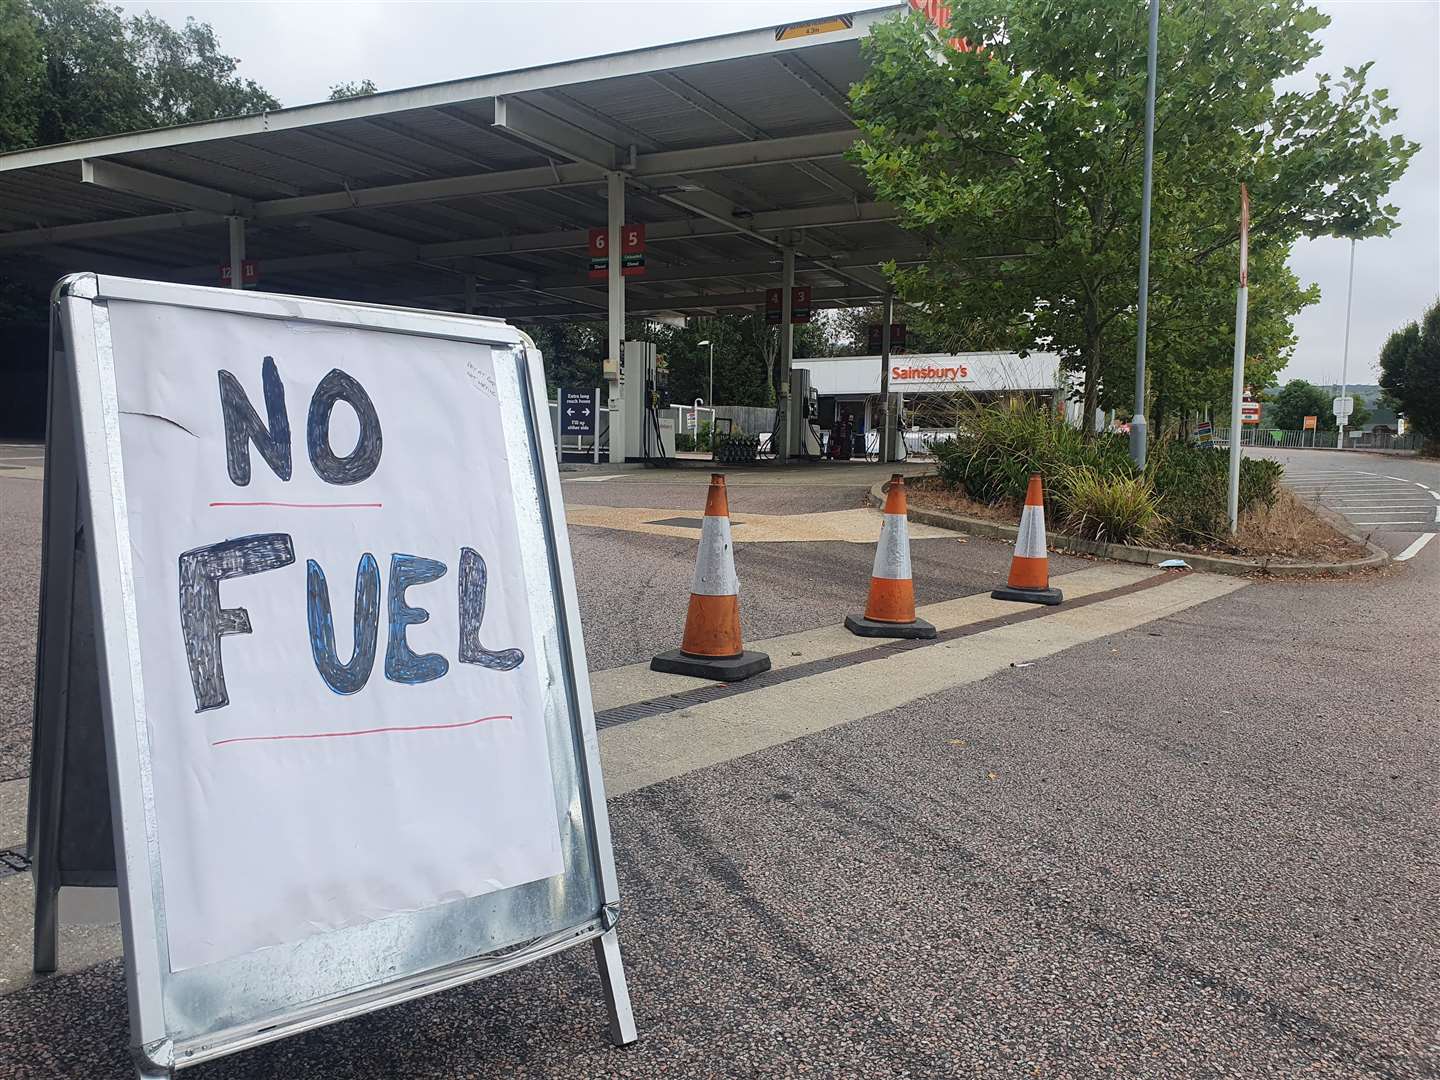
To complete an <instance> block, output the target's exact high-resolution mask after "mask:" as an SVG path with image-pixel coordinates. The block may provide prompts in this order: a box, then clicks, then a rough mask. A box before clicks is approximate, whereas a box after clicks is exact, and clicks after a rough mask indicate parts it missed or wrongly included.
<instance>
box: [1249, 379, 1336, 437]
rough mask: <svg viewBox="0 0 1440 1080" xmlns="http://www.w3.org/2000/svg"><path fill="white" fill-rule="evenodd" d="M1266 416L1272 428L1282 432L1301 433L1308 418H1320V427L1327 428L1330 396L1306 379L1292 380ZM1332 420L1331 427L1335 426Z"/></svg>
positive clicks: (1277, 396) (1271, 404) (1277, 397)
mask: <svg viewBox="0 0 1440 1080" xmlns="http://www.w3.org/2000/svg"><path fill="white" fill-rule="evenodd" d="M1265 414H1266V415H1265V419H1266V420H1267V421H1269V422H1270V426H1273V427H1277V428H1280V429H1281V430H1282V431H1299V430H1300V429H1301V428H1302V427H1304V424H1305V417H1307V416H1316V417H1319V418H1320V419H1319V423H1320V426H1321V427H1326V426H1327V425H1326V424H1325V422H1324V421H1325V417H1326V416H1328V415H1330V396H1329V395H1328V394H1326V393H1325V391H1324V390H1322V389H1320V387H1318V386H1314V385H1312V384H1310V383H1308V382H1306V381H1305V380H1304V379H1291V380H1290V381H1289V382H1288V383H1286V384H1285V386H1284V388H1283V389H1281V390H1280V392H1279V393H1277V394H1276V395H1275V397H1274V398H1273V399H1272V401H1271V403H1270V404H1269V406H1268V407H1267V408H1266V409H1265ZM1331 420H1332V423H1331V425H1329V426H1333V420H1334V417H1333V416H1332V417H1331Z"/></svg>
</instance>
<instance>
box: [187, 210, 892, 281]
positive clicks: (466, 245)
mask: <svg viewBox="0 0 1440 1080" xmlns="http://www.w3.org/2000/svg"><path fill="white" fill-rule="evenodd" d="M894 218H895V210H894V208H893V207H891V206H890V205H888V204H887V203H848V202H847V203H833V204H827V205H825V206H811V207H806V208H805V209H803V210H776V211H770V212H766V213H761V214H756V215H754V216H753V217H750V218H747V219H746V220H747V221H748V223H749V225H750V227H751V228H752V229H754V230H755V231H757V232H760V231H770V230H774V229H811V228H826V229H833V228H839V227H842V226H845V225H868V224H874V223H876V222H886V221H892V220H894ZM312 224H313V223H312ZM729 235H734V230H733V229H731V228H730V226H729V224H728V223H727V224H720V223H715V222H709V221H658V222H655V223H653V224H651V225H648V226H647V227H646V230H645V241H646V243H647V244H654V243H657V242H661V243H663V242H665V241H686V240H705V239H709V238H712V237H716V236H729ZM588 238H589V233H588V230H585V229H565V230H561V231H557V232H536V233H522V234H519V235H510V236H494V237H485V238H483V239H476V240H447V241H443V242H441V243H435V244H421V245H419V247H417V248H416V249H415V253H414V256H413V258H415V259H424V260H432V261H433V260H438V259H451V258H472V257H484V256H487V255H522V254H527V253H535V252H555V251H573V252H576V253H579V252H580V251H582V250H583V249H584V247H585V244H586V241H587V239H588ZM410 258H411V256H406V257H397V256H396V255H395V254H393V253H391V252H389V251H373V250H372V251H353V252H349V251H347V252H334V253H327V254H324V255H297V256H291V257H288V258H276V259H266V260H265V272H266V273H267V274H274V273H284V272H287V271H289V272H294V273H305V272H309V271H316V270H339V269H345V268H347V267H353V268H355V269H361V268H365V267H371V266H384V265H388V264H392V263H398V262H407V261H409V260H410ZM213 272H214V266H213V265H210V264H206V265H203V266H188V267H182V268H180V269H178V270H177V271H176V272H175V273H176V275H177V276H181V277H189V276H203V275H208V274H211V273H213Z"/></svg>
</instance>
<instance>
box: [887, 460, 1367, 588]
mask: <svg viewBox="0 0 1440 1080" xmlns="http://www.w3.org/2000/svg"><path fill="white" fill-rule="evenodd" d="M926 475H927V476H933V475H935V474H934V473H927V474H926ZM880 488H881V485H880V484H875V485H873V486H872V487H871V488H870V505H871V506H875V507H881V506H884V505H885V494H884V492H882V491H881V490H880ZM1314 509H1316V510H1317V511H1318V512H1319V514H1320V516H1321V517H1322V518H1323V519H1324V520H1325V521H1326V522H1327V523H1328V524H1330V525H1331V526H1332V527H1334V529H1335V530H1336V531H1337V532H1339V533H1341V534H1342V535H1343V536H1345V537H1346V538H1347V539H1349V540H1351V541H1353V542H1354V543H1357V544H1360V545H1362V546H1363V547H1364V548H1365V549H1366V550H1367V551H1369V552H1370V554H1369V555H1368V556H1366V557H1365V558H1363V559H1351V560H1349V561H1348V562H1305V563H1282V562H1276V561H1274V560H1272V559H1237V558H1231V557H1229V556H1222V555H1197V554H1194V553H1193V552H1189V551H1168V550H1166V549H1165V548H1151V547H1140V546H1138V545H1134V544H1110V543H1106V542H1104V541H1101V540H1086V539H1083V538H1082V537H1078V536H1066V535H1064V534H1063V533H1054V532H1052V533H1050V534H1049V535H1048V536H1047V538H1046V539H1047V540H1048V541H1049V544H1050V547H1052V548H1054V549H1055V550H1056V551H1066V552H1070V553H1072V554H1077V555H1092V556H1094V557H1096V558H1100V559H1113V560H1114V561H1116V562H1128V563H1139V564H1141V565H1144V566H1155V565H1157V564H1158V563H1162V562H1165V561H1166V560H1167V559H1183V560H1185V563H1186V565H1188V566H1189V567H1190V568H1191V569H1192V570H1201V571H1204V572H1206V573H1210V574H1233V575H1236V576H1241V577H1244V576H1246V575H1249V574H1268V575H1270V576H1272V577H1306V576H1309V575H1312V574H1336V573H1339V574H1350V573H1355V572H1357V571H1361V570H1374V569H1377V568H1379V567H1382V566H1385V565H1386V564H1388V563H1389V562H1390V561H1391V556H1390V553H1389V552H1388V551H1386V550H1385V549H1384V548H1382V547H1380V546H1379V545H1377V544H1373V543H1371V542H1370V541H1369V540H1368V539H1367V538H1366V537H1363V536H1360V535H1358V534H1356V533H1354V532H1352V531H1351V530H1350V529H1349V527H1348V523H1347V522H1345V521H1344V519H1343V518H1340V517H1339V515H1337V514H1334V513H1332V512H1331V511H1328V510H1326V509H1325V508H1324V507H1315V508H1314ZM909 511H910V513H909V518H910V520H911V521H915V522H919V523H920V524H922V525H934V526H936V527H937V528H941V529H951V530H953V531H955V532H964V533H969V534H970V535H971V536H989V537H994V538H995V539H997V540H1008V541H1010V542H1011V543H1013V542H1014V541H1015V536H1016V534H1017V533H1018V532H1019V528H1018V527H1017V526H1015V525H1001V524H999V523H997V522H994V521H985V520H983V519H981V518H971V517H962V516H961V515H959V514H948V513H945V512H944V511H940V510H927V509H924V508H923V507H916V506H914V505H913V504H912V505H911V506H910V507H909Z"/></svg>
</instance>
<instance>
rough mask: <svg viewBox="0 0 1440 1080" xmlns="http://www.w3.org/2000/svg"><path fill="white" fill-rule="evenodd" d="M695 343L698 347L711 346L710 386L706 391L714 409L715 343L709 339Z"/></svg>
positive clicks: (706, 397) (707, 399) (706, 398)
mask: <svg viewBox="0 0 1440 1080" xmlns="http://www.w3.org/2000/svg"><path fill="white" fill-rule="evenodd" d="M695 345H696V346H697V347H703V346H706V345H709V346H710V386H709V389H708V390H707V391H706V396H705V400H706V401H708V402H709V403H710V407H711V408H712V409H713V408H714V407H715V343H714V342H713V341H708V340H707V341H697V342H696V343H695Z"/></svg>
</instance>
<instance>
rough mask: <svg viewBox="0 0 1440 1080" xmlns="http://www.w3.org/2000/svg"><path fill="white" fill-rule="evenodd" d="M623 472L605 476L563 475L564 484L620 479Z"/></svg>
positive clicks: (562, 481) (597, 482)
mask: <svg viewBox="0 0 1440 1080" xmlns="http://www.w3.org/2000/svg"><path fill="white" fill-rule="evenodd" d="M621 475H622V474H621V473H606V474H605V475H604V476H562V477H561V478H560V482H561V483H563V484H603V483H604V482H605V481H606V480H618V479H619V478H620V476H621Z"/></svg>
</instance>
